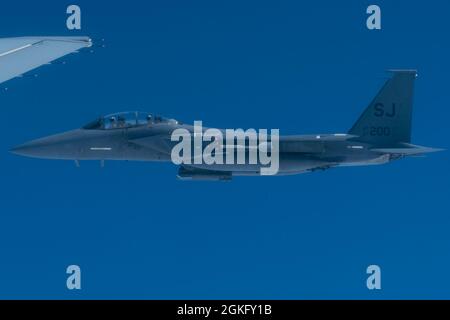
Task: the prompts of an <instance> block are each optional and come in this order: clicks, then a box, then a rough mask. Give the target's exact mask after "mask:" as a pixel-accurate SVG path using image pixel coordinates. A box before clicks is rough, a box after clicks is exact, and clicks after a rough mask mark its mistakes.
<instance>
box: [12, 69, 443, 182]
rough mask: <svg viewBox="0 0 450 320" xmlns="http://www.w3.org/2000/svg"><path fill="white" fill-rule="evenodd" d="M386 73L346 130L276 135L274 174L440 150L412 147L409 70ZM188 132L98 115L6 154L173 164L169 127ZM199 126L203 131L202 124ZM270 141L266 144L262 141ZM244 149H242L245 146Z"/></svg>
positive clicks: (193, 174)
mask: <svg viewBox="0 0 450 320" xmlns="http://www.w3.org/2000/svg"><path fill="white" fill-rule="evenodd" d="M390 71H391V73H392V75H391V77H390V78H389V79H388V80H387V81H386V83H385V84H384V86H383V87H382V88H381V90H380V91H379V92H378V94H377V95H376V96H375V98H374V99H373V100H372V102H370V104H369V105H368V107H367V108H366V109H365V110H364V112H363V113H362V114H361V116H360V117H359V119H358V120H357V121H356V122H355V123H354V125H353V126H352V127H351V129H350V130H348V132H346V133H334V134H312V135H290V136H279V146H278V153H279V168H278V172H277V175H288V174H289V175H290V174H299V173H306V172H313V171H317V170H325V169H329V168H334V167H342V166H364V165H378V164H384V163H388V162H390V161H393V160H397V159H400V158H403V157H407V156H416V155H422V154H425V153H430V152H435V151H439V150H442V149H436V148H429V147H422V146H418V145H414V144H411V119H412V105H413V86H414V81H415V78H416V75H417V72H416V70H390ZM180 128H181V129H185V130H186V131H188V132H191V133H194V131H195V130H194V127H193V126H192V125H186V124H183V123H181V122H179V121H177V120H175V119H167V118H164V117H161V116H158V115H154V114H151V113H145V112H123V113H115V114H110V115H106V116H103V117H100V118H98V119H96V120H94V121H92V122H90V123H88V124H86V125H84V126H83V127H81V128H80V129H76V130H72V131H68V132H64V133H60V134H56V135H52V136H48V137H44V138H41V139H37V140H34V141H30V142H27V143H25V144H22V145H19V146H17V147H15V148H13V149H12V150H11V152H12V153H15V154H18V155H22V156H28V157H35V158H46V159H67V160H75V163H76V164H77V165H79V160H100V161H101V163H102V165H103V164H104V161H105V160H136V161H172V157H171V154H172V150H173V148H174V145H175V144H176V143H177V142H175V141H173V139H172V134H173V132H174V131H175V130H176V129H180ZM203 130H206V128H204V129H203ZM269 145H270V141H269ZM242 147H243V148H248V145H246V144H245V142H244V145H243V146H242ZM260 166H261V165H258V164H256V165H255V164H218V163H214V164H206V163H197V162H196V161H191V162H190V163H189V164H186V163H182V164H180V165H179V170H178V178H180V179H193V180H230V179H232V177H234V176H256V175H260V170H259V169H260Z"/></svg>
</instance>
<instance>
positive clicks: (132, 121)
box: [82, 111, 178, 130]
mask: <svg viewBox="0 0 450 320" xmlns="http://www.w3.org/2000/svg"><path fill="white" fill-rule="evenodd" d="M158 123H173V124H178V121H177V120H174V119H168V118H164V117H161V116H158V115H154V114H152V113H148V112H140V111H126V112H118V113H112V114H109V115H106V116H103V117H100V118H98V119H96V120H94V121H92V122H89V123H88V124H86V125H85V126H83V127H82V128H83V129H86V130H113V129H124V128H133V127H141V126H151V125H154V124H158Z"/></svg>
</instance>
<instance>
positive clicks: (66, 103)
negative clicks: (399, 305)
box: [0, 0, 450, 299]
mask: <svg viewBox="0 0 450 320" xmlns="http://www.w3.org/2000/svg"><path fill="white" fill-rule="evenodd" d="M75 3H77V4H79V5H80V6H81V10H82V30H81V31H68V30H67V29H66V26H65V19H66V14H65V11H66V7H67V6H68V5H69V4H72V3H69V2H64V1H60V3H59V4H55V2H54V1H38V2H36V3H31V4H30V3H26V4H25V3H24V2H20V1H16V2H15V3H13V2H8V4H5V5H4V6H3V7H2V13H1V15H2V17H1V19H0V30H2V32H1V36H2V37H9V36H22V35H89V36H91V37H92V38H93V39H94V40H98V39H102V38H104V39H105V43H106V48H102V49H95V52H94V53H89V52H84V53H79V54H76V55H70V56H68V57H66V58H63V59H62V61H67V63H66V64H64V65H61V64H54V65H52V66H44V67H42V68H40V69H38V70H36V72H35V73H38V75H39V76H38V77H37V78H31V77H25V78H21V79H14V80H11V81H9V82H8V83H5V84H2V85H1V87H2V91H1V93H0V104H1V106H2V111H3V117H4V118H3V121H2V125H1V126H0V134H1V136H2V137H3V138H2V139H1V140H0V144H1V148H0V152H1V155H2V156H1V157H0V159H1V160H0V161H1V166H0V177H1V179H2V186H3V188H2V190H1V200H2V209H1V211H0V212H1V213H0V252H1V256H0V298H68V299H77V298H85V299H91V298H114V299H116V298H126V299H130V298H138V299H142V298H149V299H155V298H158V299H170V298H180V299H212V298H255V299H258V298H268V299H281V298H282V299H303V298H308V299H311V298H319V299H321V298H325V299H328V298H363V299H379V298H386V299H392V298H450V296H449V294H448V288H449V286H450V276H449V274H448V270H449V269H450V256H449V252H450V251H449V249H450V248H449V247H450V235H449V232H448V230H449V226H450V217H449V213H450V210H449V209H450V205H449V201H448V195H449V191H450V189H449V178H450V175H449V169H448V160H449V159H448V151H446V152H441V153H438V154H432V155H430V156H428V157H426V158H411V159H405V160H402V161H398V162H393V163H390V164H388V165H384V166H373V167H358V168H339V169H335V170H329V171H326V172H317V173H313V174H305V175H298V176H286V177H253V178H236V179H234V180H233V181H232V182H231V183H217V182H185V181H178V180H177V179H176V172H177V168H176V167H175V166H173V165H172V164H170V163H166V164H158V163H133V162H107V163H106V166H105V168H103V169H101V168H100V165H99V163H97V162H81V167H80V168H76V167H75V165H74V164H73V163H72V162H67V161H51V160H38V159H29V158H23V157H18V156H15V155H12V154H10V153H8V150H9V148H11V147H12V146H14V145H17V144H20V143H23V142H25V141H28V140H31V139H34V138H37V137H41V136H44V135H48V134H52V133H56V132H60V131H65V130H69V129H73V128H77V127H80V126H81V125H83V124H85V123H87V122H89V121H90V120H92V119H94V118H95V117H97V116H98V115H100V114H107V113H112V112H116V111H121V110H134V109H137V110H142V111H149V112H153V113H159V114H162V115H165V116H167V117H172V118H176V119H179V120H181V121H183V122H193V121H194V120H202V121H203V123H204V125H205V126H211V127H226V128H249V127H253V128H279V129H280V133H281V134H303V133H305V134H306V133H328V132H329V133H334V132H346V130H348V128H350V127H351V125H352V124H353V122H354V121H355V120H356V119H357V118H358V116H359V114H360V113H361V112H362V111H363V109H364V108H365V107H366V106H367V104H368V103H369V101H370V100H371V99H372V97H373V96H374V95H375V94H376V92H377V91H378V89H379V87H380V86H381V85H382V83H383V82H384V81H385V79H386V77H387V74H386V73H385V72H384V70H386V69H389V68H417V69H418V70H419V77H418V79H417V81H416V91H415V100H414V115H413V142H414V143H417V144H421V145H426V146H431V147H441V148H446V149H448V148H449V143H448V140H449V139H448V138H449V134H448V118H449V116H450V111H449V108H448V107H449V105H450V96H449V90H448V75H449V71H450V62H449V59H448V57H449V56H450V42H449V40H448V30H449V29H448V12H449V10H450V3H449V2H448V1H444V0H442V1H431V2H427V4H424V3H418V2H417V3H415V2H411V1H376V2H369V1H344V2H343V1H309V2H303V1H302V2H300V1H281V2H278V1H276V2H275V1H226V2H219V1H192V2H189V3H187V2H186V1H151V2H143V1H131V0H130V1H127V2H120V3H116V2H113V1H104V2H100V1H95V3H94V2H93V1H77V2H75ZM373 3H376V4H378V5H379V6H380V7H381V10H382V30H379V31H369V30H368V29H367V28H366V26H365V21H366V18H367V15H366V13H365V11H366V8H367V6H368V5H369V4H373ZM5 86H6V87H8V90H7V91H5V90H3V88H4V87H5ZM70 264H77V265H80V267H81V269H82V290H81V291H69V290H67V289H66V286H65V284H66V276H67V275H66V273H65V269H66V267H67V266H68V265H70ZM370 264H377V265H379V266H380V267H381V269H382V290H380V291H369V290H367V288H366V286H365V283H366V276H367V275H366V273H365V270H366V267H367V266H368V265H370Z"/></svg>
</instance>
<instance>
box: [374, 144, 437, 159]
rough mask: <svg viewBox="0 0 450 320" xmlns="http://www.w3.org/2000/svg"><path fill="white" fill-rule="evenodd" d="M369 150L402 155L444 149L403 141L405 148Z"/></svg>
mask: <svg viewBox="0 0 450 320" xmlns="http://www.w3.org/2000/svg"><path fill="white" fill-rule="evenodd" d="M370 150H371V151H374V152H379V153H390V154H398V155H404V156H414V155H420V154H425V153H430V152H438V151H442V150H444V149H438V148H429V147H422V146H417V145H413V144H409V143H408V144H406V143H405V148H373V149H370Z"/></svg>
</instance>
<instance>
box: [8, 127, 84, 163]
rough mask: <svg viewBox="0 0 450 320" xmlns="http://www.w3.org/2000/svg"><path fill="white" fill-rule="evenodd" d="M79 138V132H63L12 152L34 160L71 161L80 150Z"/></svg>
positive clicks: (27, 144)
mask: <svg viewBox="0 0 450 320" xmlns="http://www.w3.org/2000/svg"><path fill="white" fill-rule="evenodd" d="M78 138H79V132H78V130H73V131H68V132H63V133H59V134H55V135H52V136H47V137H44V138H40V139H37V140H32V141H29V142H26V143H24V144H21V145H18V146H16V147H13V148H12V149H10V152H11V153H14V154H17V155H20V156H26V157H32V158H44V159H66V158H67V159H71V158H72V156H73V155H74V152H75V153H76V152H77V150H78V148H77V146H78V145H77V142H76V141H77V139H78Z"/></svg>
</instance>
